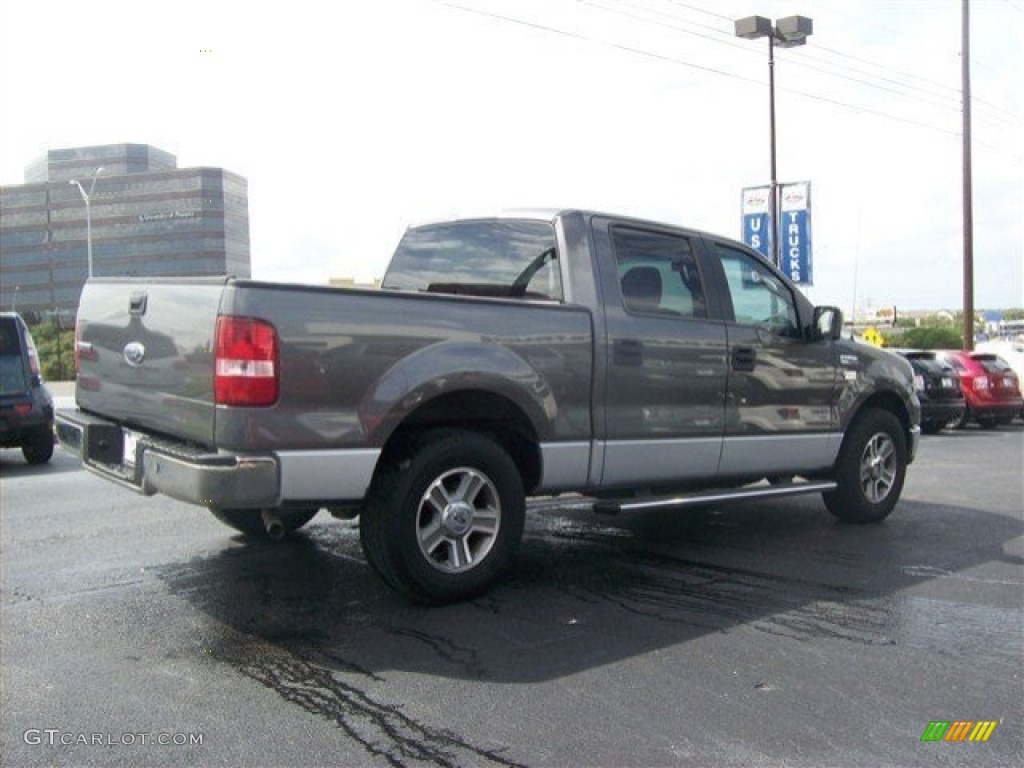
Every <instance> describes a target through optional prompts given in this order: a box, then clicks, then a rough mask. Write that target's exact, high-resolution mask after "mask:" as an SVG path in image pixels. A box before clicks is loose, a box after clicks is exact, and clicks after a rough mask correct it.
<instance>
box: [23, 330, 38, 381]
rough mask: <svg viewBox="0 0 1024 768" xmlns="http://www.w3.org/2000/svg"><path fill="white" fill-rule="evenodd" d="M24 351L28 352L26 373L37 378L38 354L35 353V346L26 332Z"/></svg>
mask: <svg viewBox="0 0 1024 768" xmlns="http://www.w3.org/2000/svg"><path fill="white" fill-rule="evenodd" d="M25 350H26V351H27V352H28V355H27V357H28V372H29V373H30V374H32V375H33V376H38V375H39V353H38V352H37V351H36V345H35V343H34V342H33V341H32V337H31V336H29V334H28V332H27V331H26V332H25Z"/></svg>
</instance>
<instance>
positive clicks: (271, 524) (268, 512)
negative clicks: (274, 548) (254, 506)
mask: <svg viewBox="0 0 1024 768" xmlns="http://www.w3.org/2000/svg"><path fill="white" fill-rule="evenodd" d="M260 517H262V518H263V528H264V529H265V530H266V532H267V536H269V537H270V538H271V539H272V540H273V541H280V540H281V539H283V538H284V534H285V530H284V523H282V522H281V519H280V518H279V517H278V516H277V513H276V512H275V511H274V510H272V509H261V510H260Z"/></svg>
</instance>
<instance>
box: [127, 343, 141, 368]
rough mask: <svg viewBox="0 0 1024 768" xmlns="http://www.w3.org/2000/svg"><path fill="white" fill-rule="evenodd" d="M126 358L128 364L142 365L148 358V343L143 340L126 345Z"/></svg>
mask: <svg viewBox="0 0 1024 768" xmlns="http://www.w3.org/2000/svg"><path fill="white" fill-rule="evenodd" d="M124 359H125V360H126V361H128V365H142V361H143V360H145V359H146V345H145V344H143V343H142V342H141V341H133V342H131V343H130V344H125V345H124Z"/></svg>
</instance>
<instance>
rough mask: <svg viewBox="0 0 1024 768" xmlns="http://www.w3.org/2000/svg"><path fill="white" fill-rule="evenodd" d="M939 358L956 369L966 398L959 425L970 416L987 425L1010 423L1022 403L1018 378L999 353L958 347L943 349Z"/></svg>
mask: <svg viewBox="0 0 1024 768" xmlns="http://www.w3.org/2000/svg"><path fill="white" fill-rule="evenodd" d="M941 359H943V360H945V361H946V362H948V363H949V364H950V365H952V366H953V368H954V369H955V370H956V372H957V375H958V376H959V377H960V386H961V388H962V389H963V391H964V397H965V398H966V399H967V410H966V412H965V413H964V415H963V418H961V419H960V423H959V424H958V426H961V427H962V426H964V425H966V424H967V422H968V421H970V420H972V419H973V420H974V421H977V422H978V423H979V424H980V425H981V426H983V427H986V428H989V429H991V428H992V427H995V426H997V425H999V424H1009V423H1010V422H1011V421H1012V420H1013V417H1014V416H1016V415H1017V414H1018V413H1020V411H1021V408H1022V407H1024V400H1022V399H1021V394H1020V380H1019V379H1018V378H1017V374H1015V373H1014V372H1013V369H1012V368H1011V367H1010V366H1009V364H1007V362H1006V361H1005V360H1003V359H1002V358H1001V357H999V355H994V354H992V353H991V352H964V351H961V350H958V351H946V352H943V353H942V354H941Z"/></svg>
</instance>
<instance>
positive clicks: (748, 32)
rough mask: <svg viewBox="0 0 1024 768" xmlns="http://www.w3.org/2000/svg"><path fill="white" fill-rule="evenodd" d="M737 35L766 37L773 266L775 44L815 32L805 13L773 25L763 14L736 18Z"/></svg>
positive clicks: (775, 254)
mask: <svg viewBox="0 0 1024 768" xmlns="http://www.w3.org/2000/svg"><path fill="white" fill-rule="evenodd" d="M735 25H736V37H742V38H744V39H745V40H756V39H757V38H759V37H767V38H768V132H769V139H768V140H769V145H770V149H771V175H772V178H771V198H772V200H771V206H772V210H771V216H772V261H773V262H774V263H775V266H779V264H780V263H781V262H782V259H781V258H780V254H779V251H780V249H779V244H780V238H779V231H780V230H779V179H778V173H777V172H776V164H775V46H776V45H778V46H779V47H780V48H795V47H796V46H798V45H803V44H804V43H806V42H807V37H808V36H809V35H810V34H812V33H813V32H814V22H813V20H812V19H809V18H807V17H806V16H787V17H786V18H784V19H779V20H778V21H776V22H775V24H774V25H773V24H772V22H771V19H766V18H765V17H764V16H747V17H746V18H744V19H738V20H737V21H736V23H735Z"/></svg>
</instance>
